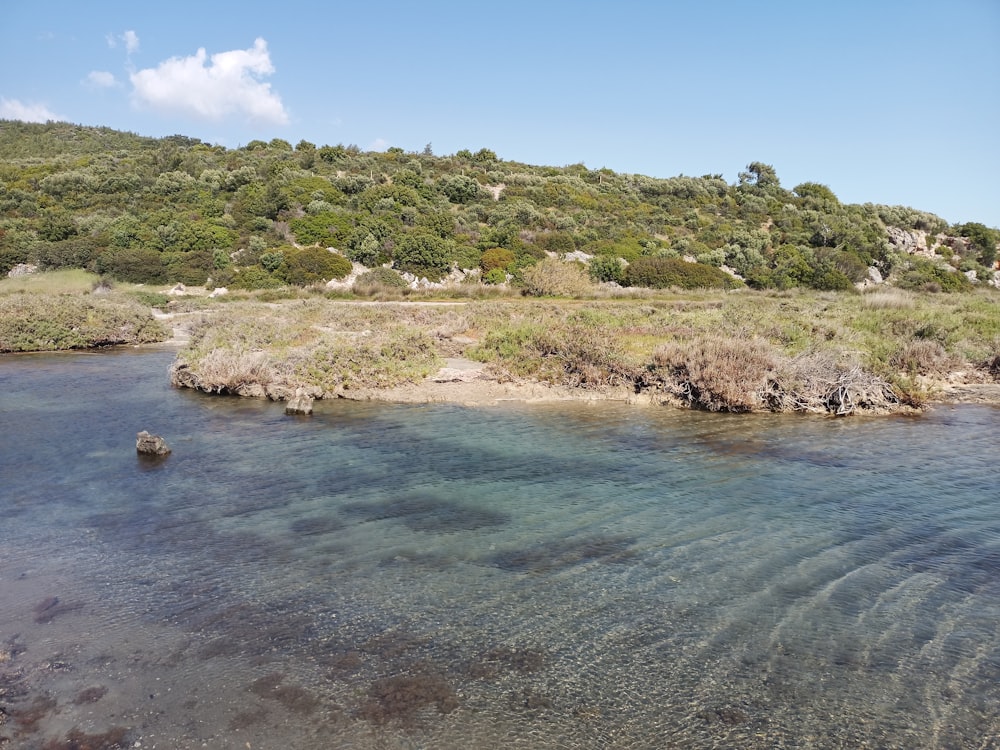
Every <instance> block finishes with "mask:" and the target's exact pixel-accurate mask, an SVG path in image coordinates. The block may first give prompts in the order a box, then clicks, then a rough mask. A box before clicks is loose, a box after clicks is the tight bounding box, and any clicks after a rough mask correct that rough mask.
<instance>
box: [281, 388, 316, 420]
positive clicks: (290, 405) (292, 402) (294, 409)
mask: <svg viewBox="0 0 1000 750" xmlns="http://www.w3.org/2000/svg"><path fill="white" fill-rule="evenodd" d="M312 412H313V397H312V396H310V395H309V394H308V393H306V391H305V390H304V389H302V388H299V389H297V390H296V391H295V395H294V396H292V397H291V398H290V399H288V402H287V403H286V404H285V414H299V415H306V416H308V415H309V414H312Z"/></svg>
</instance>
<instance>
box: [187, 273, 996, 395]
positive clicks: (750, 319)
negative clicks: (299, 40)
mask: <svg viewBox="0 0 1000 750" xmlns="http://www.w3.org/2000/svg"><path fill="white" fill-rule="evenodd" d="M457 355H463V356H466V357H469V358H472V359H475V360H478V361H480V362H483V363H485V364H486V367H487V372H488V373H490V375H491V376H492V377H494V378H496V379H498V380H500V381H517V380H519V379H531V380H536V381H542V382H547V383H551V384H554V385H562V386H570V387H575V388H580V389H597V388H607V387H626V388H628V389H630V390H633V391H635V392H646V393H649V394H652V395H654V396H655V397H657V398H660V399H661V400H665V401H672V402H675V403H681V404H687V405H690V406H693V407H696V408H703V409H709V410H713V411H756V410H775V411H790V410H802V411H815V412H831V413H839V414H846V413H854V412H864V411H876V412H877V411H887V410H889V411H891V410H896V409H899V408H903V407H907V406H919V405H920V404H921V403H923V401H924V400H925V399H926V398H928V397H929V396H930V395H932V393H931V392H930V389H931V388H932V387H933V383H934V382H935V381H941V380H944V379H946V378H948V377H952V378H953V379H954V378H963V379H965V380H968V381H971V382H983V381H989V380H993V379H995V378H996V376H997V374H998V370H1000V306H998V305H997V304H996V295H995V293H991V292H988V291H983V292H981V293H969V294H962V295H916V294H912V293H908V292H904V291H899V290H891V289H883V290H880V291H875V292H871V293H868V294H860V295H859V294H836V293H822V292H794V293H791V292H788V293H777V292H775V293H764V292H750V291H741V292H729V293H721V292H713V293H708V292H705V293H701V292H691V293H683V294H682V293H672V294H662V295H659V296H651V297H648V298H645V299H637V300H590V301H575V300H536V299H523V298H521V299H518V298H512V299H499V300H493V301H471V302H468V303H467V304H461V305H434V304H399V303H388V302H387V303H375V304H359V303H357V302H347V301H345V302H335V301H330V300H326V299H319V298H317V299H312V300H307V299H299V300H291V301H286V302H282V303H277V304H275V303H261V302H250V301H246V302H233V301H231V302H230V303H229V304H227V306H226V309H225V312H218V313H213V314H211V315H208V316H206V317H205V319H204V321H203V322H202V323H201V324H200V325H199V326H198V327H197V328H196V330H195V332H194V335H193V338H192V343H191V346H190V347H189V348H188V349H186V350H185V351H183V352H182V353H181V355H180V356H179V358H178V363H177V365H176V366H175V376H174V379H175V382H176V383H177V384H179V385H185V386H189V387H196V388H201V389H202V390H207V391H212V392H229V393H240V394H243V395H257V396H261V395H270V396H271V397H276V398H282V397H284V396H285V395H286V394H287V393H288V392H289V391H290V390H291V389H295V388H297V387H304V388H306V389H307V390H308V391H310V392H311V393H313V394H314V395H326V396H330V395H335V394H342V393H344V392H345V391H349V390H352V389H355V390H356V389H361V388H387V387H391V386H393V385H398V384H400V383H405V382H416V381H419V380H421V379H423V378H424V377H425V376H426V375H428V374H429V373H431V372H433V371H434V370H435V368H437V367H438V366H440V364H441V363H442V360H443V358H444V357H448V356H457Z"/></svg>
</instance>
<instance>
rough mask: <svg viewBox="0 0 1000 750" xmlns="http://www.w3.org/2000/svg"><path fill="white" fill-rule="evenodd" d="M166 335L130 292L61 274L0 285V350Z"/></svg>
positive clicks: (80, 276)
mask: <svg viewBox="0 0 1000 750" xmlns="http://www.w3.org/2000/svg"><path fill="white" fill-rule="evenodd" d="M169 337H170V332H169V331H168V330H167V329H166V328H165V327H164V326H163V325H162V324H161V323H160V322H159V321H157V320H156V319H155V318H154V317H153V316H152V313H151V310H150V308H149V306H148V305H147V304H144V303H143V302H142V301H140V299H137V298H136V293H135V292H134V290H116V289H112V288H110V287H105V286H102V285H101V283H100V280H99V279H98V278H97V277H96V276H94V275H93V274H88V273H85V272H83V271H60V272H55V273H50V274H38V275H32V276H28V277H20V278H13V279H5V280H3V281H2V282H0V352H38V351H58V350H63V349H91V348H96V347H103V346H116V345H123V344H145V343H152V342H156V341H164V340H166V339H167V338H169Z"/></svg>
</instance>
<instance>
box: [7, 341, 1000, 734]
mask: <svg viewBox="0 0 1000 750" xmlns="http://www.w3.org/2000/svg"><path fill="white" fill-rule="evenodd" d="M172 356H173V355H172V353H170V352H168V351H152V352H150V351H147V352H104V353H98V354H66V355H44V356H27V357H13V358H6V359H2V360H0V425H2V431H0V480H2V484H0V516H2V519H3V522H2V525H0V545H2V546H0V549H2V557H0V648H6V650H7V652H8V653H9V654H10V656H11V658H9V659H8V660H7V661H6V662H0V706H3V705H4V701H5V700H6V701H7V703H6V710H7V711H8V713H11V712H14V711H16V710H18V708H19V707H22V708H23V706H25V705H28V704H29V703H30V701H32V700H34V699H35V698H37V697H38V696H39V695H47V696H49V697H51V698H52V699H53V700H54V701H55V706H56V708H54V709H53V710H51V711H50V712H49V713H48V714H47V715H46V716H45V717H44V718H43V719H42V720H41V721H40V722H39V723H38V724H37V725H36V726H35V727H34V728H32V729H31V730H30V731H29V730H28V729H26V728H25V727H24V726H23V723H22V725H19V724H18V723H17V722H15V721H8V722H7V724H6V725H5V726H0V737H3V736H4V732H6V733H7V735H8V736H14V733H16V732H20V733H21V734H20V735H19V736H18V738H17V739H18V741H20V742H24V743H30V742H36V743H37V742H40V741H41V739H42V738H45V737H53V736H60V735H61V734H62V733H63V732H65V731H67V730H68V729H69V728H71V727H74V726H75V727H80V728H81V729H82V730H84V731H87V732H91V731H94V732H96V731H98V730H101V731H103V730H105V729H107V728H108V727H110V726H115V725H120V726H125V727H126V728H127V729H128V730H129V737H130V739H135V740H136V741H141V742H142V746H144V747H154V746H155V747H176V748H183V747H202V746H207V747H219V748H228V747H233V748H236V747H240V748H242V747H246V746H247V744H246V743H250V746H252V747H254V748H268V747H274V748H280V747H295V748H331V747H358V748H367V747H401V748H402V747H406V748H415V747H426V748H440V747H456V748H458V747H469V748H477V747H483V748H486V747H491V748H492V747H497V748H500V747H525V748H550V747H552V748H554V747H559V748H591V747H593V748H598V747H600V748H612V747H613V748H665V747H683V748H709V747H760V748H771V747H790V748H791V747H796V748H798V747H831V748H832V747H843V748H848V747H851V748H853V747H872V748H897V747H898V748H924V747H927V748H996V747H1000V740H998V736H1000V490H998V482H997V469H996V466H997V446H998V445H1000V410H998V409H995V408H989V407H973V406H966V407H955V408H951V407H938V408H936V409H935V410H933V411H932V412H931V413H930V414H928V415H926V416H922V417H919V418H913V417H910V418H879V419H846V420H831V419H813V418H800V417H774V416H736V417H727V416H720V415H706V414H696V413H685V412H679V411H672V410H666V409H663V410H661V409H648V408H640V407H626V406H616V405H600V406H583V405H563V406H556V405H549V406H537V405H533V406H517V405H508V406H503V407H495V408H492V407H491V408H478V409H468V408H461V407H453V406H441V405H433V406H401V405H388V404H363V403H352V402H345V401H337V402H319V403H317V409H316V413H315V414H314V415H313V416H312V417H311V418H293V417H286V416H285V415H284V413H283V410H282V406H281V405H280V404H271V403H264V402H256V401H245V400H238V399H229V398H219V397H209V396H204V395H200V394H195V393H190V392H183V391H176V390H172V389H171V388H170V387H169V386H168V384H167V375H166V371H167V368H168V366H169V364H170V361H171V359H172ZM142 429H147V430H149V431H151V432H155V433H158V434H161V435H163V436H164V437H165V438H166V439H167V441H168V442H169V443H170V444H171V446H172V448H173V453H172V455H171V456H169V458H167V459H166V460H164V461H162V462H158V463H150V462H146V461H141V460H139V459H138V458H137V456H136V454H135V448H134V446H135V434H136V433H137V432H138V431H139V430H142ZM52 596H55V597H58V598H59V602H60V604H59V605H57V606H59V607H62V609H57V610H56V612H55V615H54V616H53V617H51V618H50V619H49V620H48V621H47V622H41V623H39V622H36V621H35V620H36V619H42V620H45V619H46V617H45V616H44V612H45V611H43V612H42V616H39V615H38V613H36V612H35V609H34V608H35V607H36V606H37V605H38V604H39V602H41V601H42V600H43V599H45V598H46V597H52ZM50 613H51V611H50ZM4 643H6V644H7V645H6V646H3V644H4ZM53 665H55V666H53ZM62 667H64V668H62ZM17 670H20V671H17ZM5 681H6V682H5ZM4 684H7V685H8V686H14V687H12V688H9V689H8V691H7V695H6V698H5V697H4V693H3V692H2V686H3V685H4ZM95 686H96V687H102V688H105V689H106V690H107V692H106V694H104V695H103V697H101V698H100V699H98V700H96V701H92V702H81V703H74V698H75V697H76V696H79V694H80V691H81V690H83V689H85V688H87V687H95ZM14 688H16V689H14ZM19 726H20V729H19ZM157 743H159V744H157ZM24 746H25V747H31V745H30V744H25V745H24Z"/></svg>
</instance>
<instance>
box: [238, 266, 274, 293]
mask: <svg viewBox="0 0 1000 750" xmlns="http://www.w3.org/2000/svg"><path fill="white" fill-rule="evenodd" d="M230 286H232V287H233V288H234V289H247V290H253V289H276V288H277V287H279V286H284V282H283V281H282V280H281V279H279V278H277V277H276V276H274V275H272V274H271V273H269V272H268V271H267V269H266V268H261V267H260V266H247V267H245V268H241V269H239V270H238V271H236V273H235V275H234V276H233V280H232V282H231V284H230Z"/></svg>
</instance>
